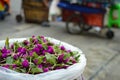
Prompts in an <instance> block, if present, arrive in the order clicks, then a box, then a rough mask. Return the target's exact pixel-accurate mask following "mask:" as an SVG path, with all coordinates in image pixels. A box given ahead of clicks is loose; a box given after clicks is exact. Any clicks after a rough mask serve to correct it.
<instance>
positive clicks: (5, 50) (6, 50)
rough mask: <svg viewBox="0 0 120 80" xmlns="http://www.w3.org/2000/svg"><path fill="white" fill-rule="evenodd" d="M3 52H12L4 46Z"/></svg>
mask: <svg viewBox="0 0 120 80" xmlns="http://www.w3.org/2000/svg"><path fill="white" fill-rule="evenodd" d="M1 52H2V53H10V50H8V49H6V48H3V49H2V50H1Z"/></svg>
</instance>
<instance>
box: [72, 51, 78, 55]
mask: <svg viewBox="0 0 120 80" xmlns="http://www.w3.org/2000/svg"><path fill="white" fill-rule="evenodd" d="M70 54H71V56H75V55H78V54H79V53H78V52H77V51H72V52H70Z"/></svg>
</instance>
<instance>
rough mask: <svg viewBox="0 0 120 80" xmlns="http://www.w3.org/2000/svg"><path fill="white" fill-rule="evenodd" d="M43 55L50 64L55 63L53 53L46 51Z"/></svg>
mask: <svg viewBox="0 0 120 80" xmlns="http://www.w3.org/2000/svg"><path fill="white" fill-rule="evenodd" d="M45 57H46V59H47V61H48V62H49V63H50V64H56V63H57V61H56V56H55V55H54V54H49V53H46V55H45Z"/></svg>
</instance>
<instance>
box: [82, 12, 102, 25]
mask: <svg viewBox="0 0 120 80" xmlns="http://www.w3.org/2000/svg"><path fill="white" fill-rule="evenodd" d="M82 15H83V17H84V20H85V22H86V24H88V25H91V26H99V27H103V21H104V14H87V13H84V14H82Z"/></svg>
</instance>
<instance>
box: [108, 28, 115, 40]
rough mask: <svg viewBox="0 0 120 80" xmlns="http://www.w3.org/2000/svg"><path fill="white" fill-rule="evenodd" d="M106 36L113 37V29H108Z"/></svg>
mask: <svg viewBox="0 0 120 80" xmlns="http://www.w3.org/2000/svg"><path fill="white" fill-rule="evenodd" d="M106 37H107V38H108V39H112V38H113V37H114V32H113V31H111V30H108V31H107V32H106Z"/></svg>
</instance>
